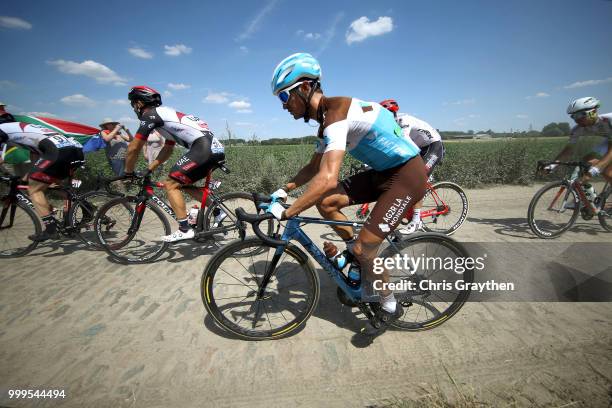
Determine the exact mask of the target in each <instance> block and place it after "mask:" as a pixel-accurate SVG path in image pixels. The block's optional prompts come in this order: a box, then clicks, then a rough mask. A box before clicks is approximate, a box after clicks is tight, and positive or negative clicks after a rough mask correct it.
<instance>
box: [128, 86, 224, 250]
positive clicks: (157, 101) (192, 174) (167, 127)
mask: <svg viewBox="0 0 612 408" xmlns="http://www.w3.org/2000/svg"><path fill="white" fill-rule="evenodd" d="M128 99H129V100H130V104H131V105H132V108H134V112H135V113H136V116H138V119H140V127H139V128H138V131H137V132H136V135H135V136H134V140H132V141H131V142H130V144H129V146H128V151H127V156H126V159H125V172H126V173H125V175H126V176H127V177H133V175H134V167H135V165H136V161H137V160H138V155H139V154H140V151H141V150H142V147H143V146H144V145H145V144H146V141H147V138H148V137H149V134H150V133H151V132H152V131H153V130H154V129H157V131H158V132H159V133H160V134H161V135H162V136H163V137H164V138H165V144H164V147H163V148H162V149H161V150H160V152H159V154H158V155H157V158H156V159H155V160H153V161H152V162H151V163H150V164H149V166H148V169H149V170H150V171H153V170H155V169H156V168H157V167H158V166H159V165H161V164H162V163H164V162H165V161H166V160H168V159H169V158H170V155H171V154H172V150H173V149H174V145H175V144H177V143H178V144H179V145H181V146H183V147H185V148H187V149H188V151H187V153H185V154H184V155H183V156H182V157H181V158H180V159H178V161H177V162H176V164H175V165H174V167H172V168H171V169H170V174H169V175H168V178H167V180H166V181H165V182H164V187H165V189H166V191H167V193H168V200H169V201H170V205H171V206H172V209H173V210H174V213H175V214H176V218H177V219H178V222H179V228H178V230H177V231H176V232H174V233H172V234H170V235H166V236H163V237H161V239H162V240H163V241H166V242H175V241H180V240H183V239H189V238H193V237H194V235H195V233H194V231H193V229H192V228H191V227H190V225H189V222H188V218H187V208H186V206H185V199H184V198H183V194H182V192H181V186H182V185H184V184H191V183H194V182H196V181H198V180H200V179H202V178H204V177H206V175H208V172H209V171H211V170H212V169H213V168H214V167H215V166H216V165H217V164H218V163H219V162H221V161H223V160H224V159H225V153H224V148H223V145H222V144H221V143H220V142H219V140H217V138H216V137H215V136H214V135H213V133H212V132H211V131H210V130H209V129H208V125H207V124H206V123H205V122H204V121H202V120H200V119H199V118H198V117H196V116H193V115H186V114H184V113H181V112H179V111H176V110H174V109H172V108H169V107H165V106H163V107H162V106H161V104H162V100H161V95H160V94H159V92H157V91H156V90H155V89H153V88H150V87H148V86H135V87H133V88H132V89H131V90H130V92H129V94H128ZM187 192H189V193H190V194H191V193H192V191H190V190H187ZM193 194H194V198H196V199H201V197H197V196H196V195H195V192H193Z"/></svg>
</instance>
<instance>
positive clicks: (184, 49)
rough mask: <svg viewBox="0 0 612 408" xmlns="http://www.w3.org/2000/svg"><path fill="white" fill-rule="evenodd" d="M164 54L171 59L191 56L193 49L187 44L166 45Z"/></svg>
mask: <svg viewBox="0 0 612 408" xmlns="http://www.w3.org/2000/svg"><path fill="white" fill-rule="evenodd" d="M164 49H165V50H166V51H164V53H165V54H166V55H169V56H171V57H178V56H179V55H181V54H191V51H192V48H191V47H188V46H186V45H185V44H176V45H164Z"/></svg>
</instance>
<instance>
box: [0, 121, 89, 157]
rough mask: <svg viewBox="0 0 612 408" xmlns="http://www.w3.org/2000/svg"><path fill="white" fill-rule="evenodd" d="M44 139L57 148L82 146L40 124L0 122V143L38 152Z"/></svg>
mask: <svg viewBox="0 0 612 408" xmlns="http://www.w3.org/2000/svg"><path fill="white" fill-rule="evenodd" d="M46 139H48V140H50V141H51V142H53V144H54V145H55V146H56V147H58V148H62V147H82V146H81V144H80V143H79V142H77V141H76V140H74V139H72V138H67V137H65V136H63V135H61V134H59V133H57V132H56V131H55V130H52V129H49V128H46V127H44V126H41V125H35V124H32V123H24V122H9V123H2V124H0V143H6V144H8V145H12V146H18V147H25V148H26V149H28V150H31V151H34V152H37V153H40V148H39V144H40V142H42V141H43V140H46Z"/></svg>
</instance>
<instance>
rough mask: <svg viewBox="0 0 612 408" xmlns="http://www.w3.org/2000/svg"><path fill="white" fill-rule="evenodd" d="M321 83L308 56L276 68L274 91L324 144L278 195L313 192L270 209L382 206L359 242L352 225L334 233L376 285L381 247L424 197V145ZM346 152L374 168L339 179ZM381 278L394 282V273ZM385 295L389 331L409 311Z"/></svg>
mask: <svg viewBox="0 0 612 408" xmlns="http://www.w3.org/2000/svg"><path fill="white" fill-rule="evenodd" d="M320 79H321V68H320V65H319V63H318V61H317V60H316V59H315V58H314V57H312V56H311V55H310V54H307V53H296V54H293V55H291V56H289V57H287V58H285V59H284V60H282V61H281V62H280V63H279V64H278V66H277V67H276V68H275V70H274V73H273V76H272V93H273V94H274V95H276V96H278V97H279V99H280V100H281V102H282V106H283V109H285V110H287V111H288V112H289V113H290V114H291V115H293V118H294V119H299V118H303V119H304V121H305V122H308V121H309V120H310V119H314V120H316V121H317V122H318V124H319V130H318V137H319V140H318V142H317V147H316V150H315V153H314V154H313V156H312V157H311V159H310V162H309V163H308V164H307V165H306V166H304V167H303V168H302V169H301V170H300V171H299V172H298V174H297V175H296V176H295V177H294V178H293V179H292V180H291V181H289V183H287V184H286V185H285V186H284V187H283V188H282V189H279V190H277V191H276V192H275V193H273V197H274V198H286V197H287V191H291V190H293V189H295V188H297V187H299V186H301V185H304V184H306V183H308V182H309V185H308V188H307V190H306V191H305V192H304V194H303V195H302V196H300V197H299V198H298V199H297V200H296V201H295V202H294V203H293V204H292V205H291V206H290V207H289V208H287V209H286V210H285V209H284V208H283V206H282V205H280V204H279V203H275V202H273V204H271V205H270V207H268V209H267V211H268V212H271V213H272V214H274V216H275V217H276V218H277V219H279V220H280V219H286V218H290V217H293V216H295V215H297V214H299V213H301V212H302V211H304V210H306V209H307V208H310V207H312V206H314V205H316V207H317V209H318V210H319V212H320V213H321V215H322V216H323V217H324V218H326V219H329V220H337V221H346V220H347V218H346V216H344V214H342V212H341V211H340V210H341V209H342V208H343V207H346V206H348V205H352V204H363V203H370V202H374V201H376V202H377V203H376V205H375V207H374V208H373V210H372V212H371V214H370V216H369V217H368V219H367V220H366V222H365V224H364V227H363V228H362V229H361V232H360V233H359V236H358V237H357V238H356V239H355V240H354V241H353V242H351V241H352V240H353V229H352V228H351V227H337V228H335V229H336V232H337V233H338V234H339V235H340V237H341V238H342V239H343V240H344V241H345V242H351V245H350V246H349V250H350V251H351V252H352V254H353V255H354V256H355V258H356V259H357V260H358V262H359V264H360V265H361V270H362V272H361V273H362V276H364V277H367V280H368V281H369V282H373V281H374V275H373V274H372V264H373V261H374V258H375V256H376V254H377V251H378V248H379V246H380V244H381V243H382V241H383V240H384V238H385V237H386V236H387V235H388V234H390V233H391V232H393V230H394V229H395V228H396V227H397V226H398V225H399V222H400V220H401V219H402V217H404V216H405V214H406V213H407V212H408V210H409V209H410V208H411V207H412V206H413V205H414V203H415V202H417V201H419V200H420V199H421V198H422V197H423V194H424V193H425V183H426V180H427V174H426V170H425V166H424V165H423V160H422V159H421V157H420V156H419V154H418V153H419V149H418V147H417V146H416V145H415V144H414V143H413V142H411V141H409V140H406V139H404V138H403V137H401V136H402V133H401V128H400V127H399V126H398V125H397V123H396V122H395V120H394V119H393V115H391V114H390V113H389V111H387V110H386V109H384V108H383V107H382V106H380V105H379V104H377V103H374V102H366V101H362V100H359V99H356V98H350V97H326V96H324V95H323V91H322V89H321V84H320ZM346 151H348V153H350V154H351V155H352V156H353V157H355V158H357V159H358V160H360V161H361V162H363V163H365V164H368V165H369V166H371V167H372V169H370V170H368V171H365V172H361V173H358V174H356V175H353V176H351V177H349V178H347V179H345V180H342V181H341V182H338V178H339V173H340V166H341V164H342V160H343V158H344V155H345V153H346ZM382 281H383V282H388V281H389V276H388V272H385V273H384V274H383V276H382ZM369 289H370V288H368V289H367V290H368V291H369ZM380 295H381V298H382V300H381V305H380V306H381V307H379V308H377V312H376V316H377V318H378V319H379V320H380V322H381V323H382V326H383V327H385V328H386V327H388V324H389V323H390V322H391V321H393V320H394V319H397V318H398V317H399V316H401V315H402V314H403V311H402V308H401V306H400V305H399V304H398V303H397V301H396V300H395V298H394V296H393V293H392V292H391V291H387V290H383V291H381V292H380Z"/></svg>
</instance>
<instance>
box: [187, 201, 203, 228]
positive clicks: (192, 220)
mask: <svg viewBox="0 0 612 408" xmlns="http://www.w3.org/2000/svg"><path fill="white" fill-rule="evenodd" d="M199 211H200V210H199V208H198V206H197V205H194V206H193V207H191V209H190V210H189V215H188V216H187V222H188V223H189V225H191V226H192V227H193V226H194V225H196V224H197V223H198V212H199Z"/></svg>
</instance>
